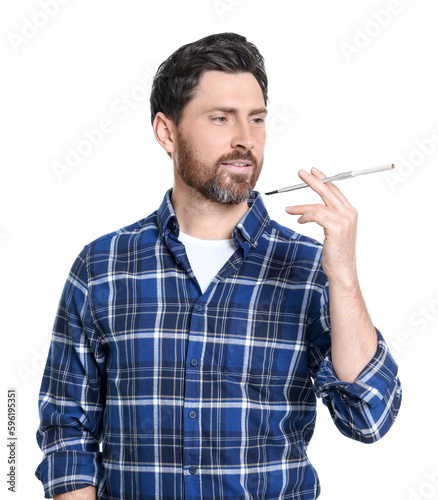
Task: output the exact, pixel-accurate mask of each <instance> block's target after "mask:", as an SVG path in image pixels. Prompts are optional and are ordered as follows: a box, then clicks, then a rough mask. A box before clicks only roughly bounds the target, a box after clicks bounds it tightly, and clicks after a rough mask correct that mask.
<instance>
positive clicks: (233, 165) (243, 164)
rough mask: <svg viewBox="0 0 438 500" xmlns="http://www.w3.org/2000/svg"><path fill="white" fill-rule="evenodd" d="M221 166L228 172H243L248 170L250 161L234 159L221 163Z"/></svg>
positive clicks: (250, 164)
mask: <svg viewBox="0 0 438 500" xmlns="http://www.w3.org/2000/svg"><path fill="white" fill-rule="evenodd" d="M221 166H222V167H224V168H225V169H226V170H229V171H230V172H237V173H241V174H242V173H245V172H248V171H249V170H250V169H251V167H252V163H251V162H250V161H248V160H234V161H227V162H223V163H221Z"/></svg>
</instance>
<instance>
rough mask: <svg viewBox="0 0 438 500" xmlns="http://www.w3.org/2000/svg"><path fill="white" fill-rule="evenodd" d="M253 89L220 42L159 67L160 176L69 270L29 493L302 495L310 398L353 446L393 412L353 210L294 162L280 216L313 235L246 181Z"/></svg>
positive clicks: (310, 489)
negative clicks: (129, 214) (361, 277)
mask: <svg viewBox="0 0 438 500" xmlns="http://www.w3.org/2000/svg"><path fill="white" fill-rule="evenodd" d="M267 88H268V84H267V77H266V73H265V69H264V61H263V57H262V56H261V55H260V53H259V51H258V50H257V48H256V47H255V46H254V45H253V44H251V43H249V42H248V41H247V40H246V39H245V38H244V37H242V36H240V35H237V34H233V33H223V34H218V35H211V36H209V37H206V38H203V39H201V40H199V41H196V42H194V43H191V44H188V45H185V46H183V47H181V48H180V49H178V50H177V51H176V52H175V53H174V54H172V55H171V56H170V57H169V58H168V59H167V60H166V61H165V62H164V63H163V64H162V65H161V66H160V68H159V69H158V71H157V74H156V76H155V79H154V84H153V88H152V95H151V110H152V124H153V130H154V133H155V136H156V138H157V140H158V142H159V144H160V145H161V146H162V147H163V148H164V150H165V151H166V152H167V154H168V155H169V156H170V157H171V159H172V164H173V170H174V184H173V187H172V189H170V190H169V191H168V192H167V193H166V195H165V197H164V200H163V202H162V204H161V206H160V207H159V208H158V210H157V211H156V212H154V213H153V214H151V215H150V216H149V217H146V218H145V219H142V220H140V221H139V222H136V223H135V224H132V225H130V226H127V227H125V228H122V229H120V230H118V231H115V232H113V233H111V234H109V235H106V236H103V237H101V238H98V239H97V240H95V241H93V242H92V243H90V244H88V245H86V246H85V248H84V249H83V251H82V252H81V254H80V255H79V257H78V258H77V259H76V261H75V263H74V265H73V267H72V269H71V272H70V275H69V278H68V280H67V283H66V285H65V288H64V291H63V294H62V298H61V303H60V306H59V310H58V314H57V317H56V321H55V326H54V331H53V336H52V344H51V349H50V352H49V356H48V360H47V365H46V370H45V373H44V377H43V382H42V387H41V395H40V414H41V424H40V427H39V430H38V435H37V437H38V442H39V444H40V446H41V448H42V450H43V451H44V453H45V457H44V459H43V461H42V462H41V464H40V466H39V467H38V469H37V476H38V477H39V478H40V479H41V481H42V483H43V485H44V488H45V494H46V497H51V496H55V498H56V499H95V498H99V499H117V500H122V499H130V500H133V499H136V500H138V499H183V498H185V499H186V500H195V499H204V500H209V499H233V500H235V499H244V498H245V499H246V498H248V499H249V498H254V499H255V498H258V499H278V498H287V499H295V500H314V499H316V498H317V497H318V496H319V494H320V485H319V480H318V476H317V473H316V471H315V470H314V468H313V467H312V465H311V463H310V461H309V459H308V457H307V447H308V444H309V441H310V439H311V437H312V434H313V431H314V426H315V418H316V397H317V396H319V397H321V398H322V399H323V401H324V403H325V405H326V406H327V407H328V409H329V411H330V413H331V416H332V418H333V421H334V423H335V425H336V426H337V427H338V429H339V430H340V431H341V433H343V434H344V435H346V436H348V437H350V438H353V439H356V440H358V441H363V442H366V443H371V442H374V441H376V440H378V439H380V438H381V437H382V436H383V435H384V434H385V433H386V432H387V431H388V430H389V428H390V427H391V425H392V423H393V422H394V419H395V417H396V415H397V412H398V410H399V406H400V401H401V388H400V382H399V380H398V378H397V366H396V364H395V362H394V360H393V358H392V357H391V355H390V353H389V351H388V348H387V345H386V343H385V341H384V339H383V337H382V335H381V334H380V332H379V331H378V330H376V328H375V327H374V326H373V324H372V322H371V319H370V317H369V315H368V312H367V309H366V307H365V304H364V300H363V298H362V295H361V291H360V287H359V282H358V277H357V272H356V258H355V240H356V225H357V213H356V211H355V209H354V208H353V207H352V206H351V205H350V203H349V202H348V200H347V199H346V198H345V196H344V195H343V194H342V193H341V191H339V189H338V188H337V187H336V186H335V185H333V184H332V183H324V182H322V181H321V179H323V178H324V177H325V176H324V174H323V173H322V172H320V171H318V170H316V169H312V172H310V173H307V172H304V171H300V177H301V178H302V180H303V181H304V182H306V183H307V184H308V185H309V186H310V187H311V188H312V189H313V190H314V191H316V192H317V193H318V194H319V195H320V196H321V199H322V203H320V204H316V205H302V206H294V207H288V209H287V211H288V212H289V213H290V214H292V215H300V218H299V219H298V221H299V222H300V223H306V222H316V223H318V224H320V225H321V226H323V227H324V233H325V239H324V243H323V244H320V243H318V242H316V241H314V240H312V239H310V238H307V237H305V236H302V235H300V234H298V233H297V232H295V231H292V230H290V229H287V228H285V227H283V226H281V225H280V224H278V223H276V222H275V221H273V220H271V219H270V218H269V216H268V213H267V211H266V208H265V206H264V204H263V201H262V198H261V196H260V194H259V193H257V192H256V191H254V187H255V184H256V182H257V179H258V177H259V174H260V171H261V169H262V165H263V153H264V146H265V138H266V130H265V120H266V114H267V101H268V98H267Z"/></svg>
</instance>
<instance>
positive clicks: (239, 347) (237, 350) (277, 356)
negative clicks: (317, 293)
mask: <svg viewBox="0 0 438 500" xmlns="http://www.w3.org/2000/svg"><path fill="white" fill-rule="evenodd" d="M298 319H299V318H298V316H297V315H294V314H291V313H288V314H287V315H286V314H285V315H279V314H278V311H277V316H276V318H273V317H272V314H271V311H269V310H268V311H266V310H263V309H262V310H260V309H257V310H256V309H253V310H252V311H251V310H250V308H249V309H246V312H245V313H244V314H234V315H231V316H230V318H229V321H228V331H227V334H226V335H225V336H224V338H223V339H222V340H223V344H222V352H223V358H222V363H221V371H222V372H223V373H224V374H226V375H229V376H230V377H233V378H234V379H237V380H238V381H240V382H244V383H248V384H250V385H252V386H255V387H258V386H259V387H263V386H266V385H270V386H277V385H278V386H284V384H285V383H287V381H288V380H289V381H290V380H291V378H292V377H295V376H300V375H301V374H302V375H303V376H305V377H306V376H307V371H308V367H307V348H306V345H305V342H304V341H303V332H302V329H301V328H300V323H299V321H298Z"/></svg>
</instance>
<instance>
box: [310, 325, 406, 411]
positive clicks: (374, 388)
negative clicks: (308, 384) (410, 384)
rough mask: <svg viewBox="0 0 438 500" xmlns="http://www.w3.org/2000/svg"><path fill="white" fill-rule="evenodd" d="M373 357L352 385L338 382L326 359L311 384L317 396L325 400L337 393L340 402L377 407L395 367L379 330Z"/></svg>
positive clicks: (394, 372)
mask: <svg viewBox="0 0 438 500" xmlns="http://www.w3.org/2000/svg"><path fill="white" fill-rule="evenodd" d="M377 335H378V347H377V351H376V354H375V356H374V357H373V359H372V360H371V361H370V362H369V363H368V364H367V366H366V367H365V368H364V369H363V370H362V372H361V373H360V374H359V376H358V377H357V379H356V380H355V381H354V382H352V383H347V382H342V381H340V380H339V379H338V378H337V376H336V373H335V371H334V369H333V365H332V362H331V360H330V358H329V357H327V358H325V359H324V360H323V361H322V363H321V365H320V369H319V370H318V373H317V376H316V378H315V381H314V386H315V392H316V395H317V396H318V397H321V398H326V397H329V396H330V393H332V392H333V391H338V392H340V393H341V395H342V399H344V400H347V401H348V402H349V403H350V404H354V403H355V402H356V403H360V402H365V403H367V404H369V405H370V406H374V405H377V404H379V403H380V402H381V401H382V400H383V399H384V398H385V395H386V394H387V393H388V390H389V389H390V386H391V385H392V384H393V383H394V380H395V378H396V377H397V370H398V367H397V364H396V362H395V361H394V358H393V357H392V355H391V353H390V352H389V349H388V347H387V345H386V342H385V340H384V339H383V337H382V335H381V334H380V332H379V331H377Z"/></svg>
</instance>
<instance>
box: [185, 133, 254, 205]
mask: <svg viewBox="0 0 438 500" xmlns="http://www.w3.org/2000/svg"><path fill="white" fill-rule="evenodd" d="M176 160H177V161H176V168H177V172H178V174H179V176H180V177H181V179H182V181H183V182H184V183H185V184H186V185H187V186H190V187H191V188H193V189H195V190H196V191H197V192H198V193H200V194H201V195H202V196H203V197H204V198H206V199H208V200H213V201H216V202H218V203H222V204H224V205H238V204H239V203H242V202H244V201H246V200H247V199H248V198H250V197H251V194H252V192H253V190H254V187H255V185H256V183H257V180H258V178H259V176H260V172H261V170H262V165H263V159H261V160H260V161H257V159H256V158H255V157H254V155H253V154H252V153H251V151H245V152H241V151H237V150H236V151H234V152H233V153H231V154H228V155H223V156H221V157H220V158H218V160H217V161H215V162H214V163H213V164H212V165H209V164H206V163H205V162H203V161H201V160H200V159H199V158H198V155H197V153H196V151H195V149H194V148H193V147H192V146H191V144H190V143H189V142H188V141H187V140H186V139H185V137H184V136H183V135H182V133H181V132H179V131H178V132H177V153H176ZM236 160H247V161H250V162H251V164H252V166H251V167H250V171H249V172H247V173H242V174H239V173H236V172H230V171H228V170H226V169H224V168H223V167H222V166H221V164H222V163H227V162H232V161H236Z"/></svg>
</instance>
